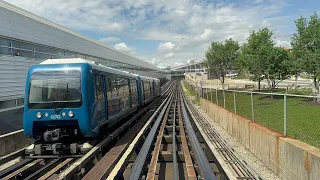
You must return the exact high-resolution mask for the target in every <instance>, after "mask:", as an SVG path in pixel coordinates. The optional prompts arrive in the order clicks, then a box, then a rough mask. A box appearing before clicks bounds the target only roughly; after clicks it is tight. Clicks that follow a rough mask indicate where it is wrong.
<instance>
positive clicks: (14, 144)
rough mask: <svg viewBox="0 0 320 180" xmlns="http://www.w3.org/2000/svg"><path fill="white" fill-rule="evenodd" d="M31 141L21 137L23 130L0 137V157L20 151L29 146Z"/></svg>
mask: <svg viewBox="0 0 320 180" xmlns="http://www.w3.org/2000/svg"><path fill="white" fill-rule="evenodd" d="M31 142H32V141H31V140H29V139H27V138H25V137H24V135H23V130H18V131H14V132H11V133H8V134H4V135H1V136H0V157H1V156H4V155H7V154H9V153H12V152H14V151H16V150H19V149H22V148H24V147H26V146H27V145H29V144H31Z"/></svg>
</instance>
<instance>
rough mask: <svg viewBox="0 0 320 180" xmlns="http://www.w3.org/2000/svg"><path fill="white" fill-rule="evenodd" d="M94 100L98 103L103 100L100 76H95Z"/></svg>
mask: <svg viewBox="0 0 320 180" xmlns="http://www.w3.org/2000/svg"><path fill="white" fill-rule="evenodd" d="M96 98H97V100H98V101H103V100H104V95H103V90H102V83H101V76H100V75H96Z"/></svg>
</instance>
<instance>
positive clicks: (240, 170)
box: [187, 101, 261, 179]
mask: <svg viewBox="0 0 320 180" xmlns="http://www.w3.org/2000/svg"><path fill="white" fill-rule="evenodd" d="M187 102H188V104H191V103H190V101H187ZM190 107H191V108H190ZM189 109H190V110H191V111H193V115H194V116H196V119H197V121H198V123H199V125H200V126H201V127H202V128H203V130H205V131H204V132H205V134H206V135H207V136H208V138H209V140H211V141H212V143H213V145H214V146H215V147H221V150H220V151H219V153H220V154H221V155H222V156H223V157H224V158H225V160H226V162H227V163H229V164H230V166H231V167H232V168H233V169H234V171H235V173H237V174H238V176H239V177H238V178H240V179H241V178H247V179H261V177H260V176H259V174H258V173H257V172H255V171H254V170H253V168H251V167H250V166H249V165H248V164H247V163H246V162H245V161H244V160H241V159H243V158H242V157H241V156H240V155H239V154H238V153H237V152H236V151H234V149H233V148H232V147H231V146H230V145H229V144H228V143H226V142H225V140H223V138H222V137H221V136H220V134H219V133H217V132H216V131H214V128H213V127H212V126H211V124H210V123H209V122H208V120H207V119H205V118H204V117H203V115H202V114H201V113H200V112H199V110H198V109H196V108H195V107H194V106H192V105H190V106H189Z"/></svg>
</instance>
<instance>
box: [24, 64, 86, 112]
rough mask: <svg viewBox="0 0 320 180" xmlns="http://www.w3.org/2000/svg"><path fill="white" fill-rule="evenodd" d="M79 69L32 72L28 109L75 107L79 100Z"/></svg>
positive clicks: (77, 105)
mask: <svg viewBox="0 0 320 180" xmlns="http://www.w3.org/2000/svg"><path fill="white" fill-rule="evenodd" d="M81 99H82V98H81V86H80V71H78V70H66V71H45V72H34V73H32V75H31V78H30V87H29V99H28V107H29V108H30V109H52V108H75V107H80V106H81V104H82V100H81Z"/></svg>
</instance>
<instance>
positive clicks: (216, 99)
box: [216, 88, 219, 105]
mask: <svg viewBox="0 0 320 180" xmlns="http://www.w3.org/2000/svg"><path fill="white" fill-rule="evenodd" d="M216 100H217V101H216V102H217V105H219V101H218V88H217V89H216Z"/></svg>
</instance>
